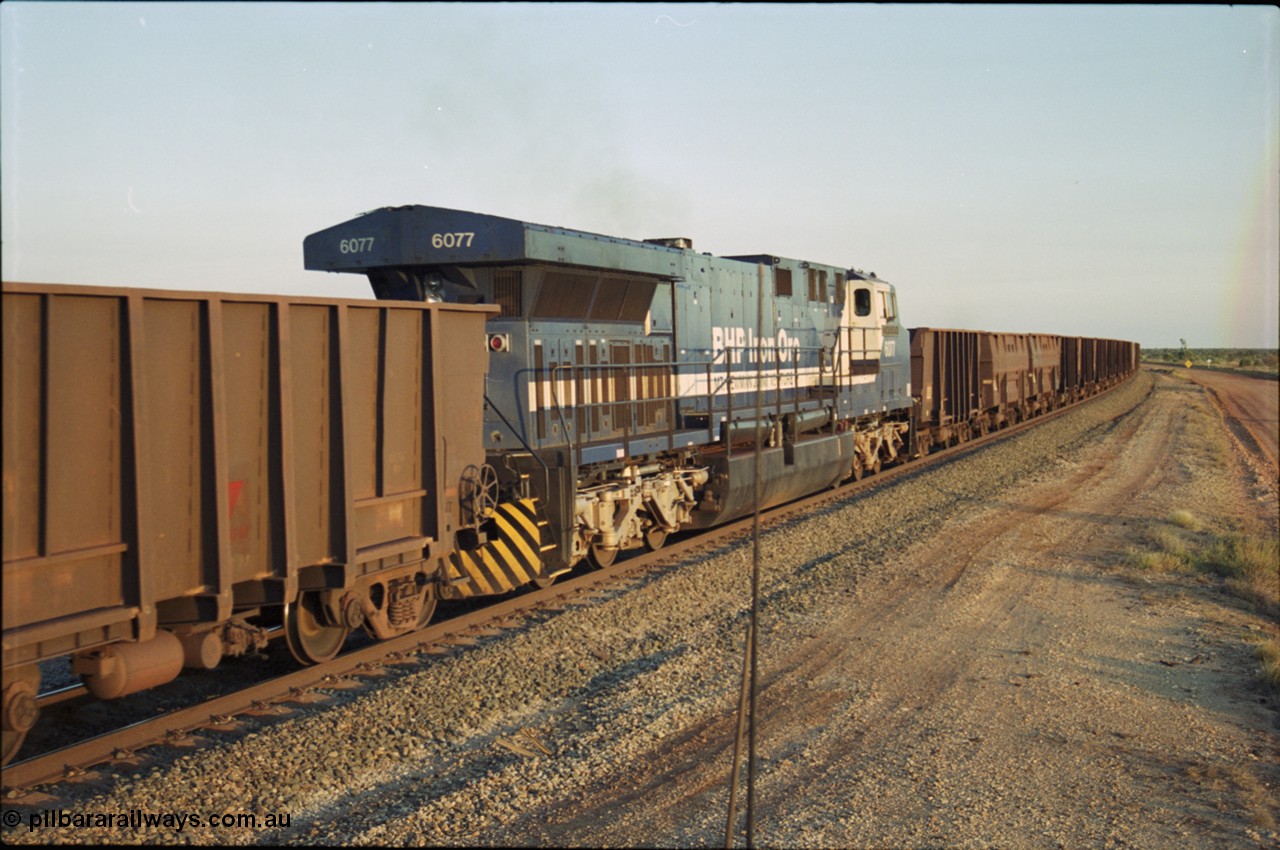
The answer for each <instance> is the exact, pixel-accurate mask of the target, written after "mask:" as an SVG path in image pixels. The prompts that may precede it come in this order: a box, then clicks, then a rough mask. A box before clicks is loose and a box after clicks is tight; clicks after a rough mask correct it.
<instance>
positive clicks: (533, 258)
mask: <svg viewBox="0 0 1280 850" xmlns="http://www.w3.org/2000/svg"><path fill="white" fill-rule="evenodd" d="M661 241H663V242H668V243H672V242H676V240H661ZM704 257H706V258H712V259H718V260H725V261H729V262H747V263H759V262H763V263H766V264H769V265H776V264H779V263H781V262H786V263H787V264H792V263H795V264H798V265H810V264H808V263H802V261H799V260H785V259H784V258H779V257H776V256H772V255H767V254H761V255H749V256H732V257H713V255H711V254H700V253H698V252H696V251H694V250H693V249H692V248H691V247H684V248H681V247H670V245H668V244H658V243H657V242H647V241H640V240H636V239H625V238H622V237H617V236H605V235H603V234H599V233H591V232H588V231H585V230H571V229H568V228H564V227H552V226H548V225H544V224H533V223H530V222H525V221H517V220H516V219H511V218H503V217H502V216H495V215H486V214H483V213H473V212H465V211H462V210H451V209H444V208H442V207H428V206H422V205H410V206H402V207H382V208H381V209H376V210H372V211H370V212H367V213H364V214H363V215H359V216H357V217H355V218H353V219H351V220H349V221H345V222H343V223H342V224H338V225H334V226H333V227H329V228H326V229H324V230H321V231H318V232H316V233H313V234H311V235H310V236H308V237H306V239H305V240H304V241H303V260H304V265H305V267H306V268H307V269H311V270H315V271H332V272H354V273H358V274H365V273H367V272H368V271H370V270H371V269H377V268H395V267H404V266H434V265H499V264H507V263H518V262H548V263H557V264H565V265H575V266H588V267H594V268H610V269H618V270H625V271H631V272H638V273H641V274H652V275H658V276H661V277H669V278H681V277H684V276H685V272H684V266H685V264H686V262H688V261H689V260H690V259H693V258H697V259H701V258H704ZM812 265H816V266H823V265H825V264H819V263H813V264H812ZM827 267H828V268H833V269H838V268H841V267H839V266H827ZM849 276H850V278H855V277H863V278H865V277H866V275H865V274H864V273H862V272H861V271H858V270H849ZM870 278H871V279H875V275H874V274H872V275H871V276H870Z"/></svg>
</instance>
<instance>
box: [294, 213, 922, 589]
mask: <svg viewBox="0 0 1280 850" xmlns="http://www.w3.org/2000/svg"><path fill="white" fill-rule="evenodd" d="M304 256H305V264H306V268H308V269H313V270H321V271H332V272H352V273H359V274H364V275H367V276H368V278H369V281H370V283H371V285H372V287H373V292H374V294H375V295H376V296H377V297H378V298H379V299H399V300H419V301H420V300H428V301H431V300H438V301H448V302H458V303H483V304H493V305H497V306H498V307H499V308H500V310H501V312H500V313H499V314H498V315H496V316H493V317H492V318H490V320H489V322H488V328H487V331H488V333H487V340H486V341H487V345H488V357H489V371H488V377H487V379H486V380H487V386H486V388H485V402H486V405H485V411H484V424H483V428H484V441H485V450H486V457H487V461H488V464H487V468H486V469H484V470H481V471H479V472H478V473H477V481H476V482H475V485H474V486H475V487H477V488H479V489H481V490H483V489H485V488H493V489H496V490H497V493H496V494H493V495H488V496H486V498H487V499H488V501H489V503H490V504H493V505H501V504H511V503H515V502H519V503H520V504H537V505H538V511H539V512H541V515H542V516H543V517H545V525H546V526H547V528H548V531H549V534H548V535H547V538H548V539H547V540H539V541H534V542H536V543H539V544H541V545H540V546H539V547H538V548H541V549H543V550H544V551H543V552H542V555H541V560H542V562H543V564H542V566H541V567H539V568H536V573H537V578H538V580H539V581H540V582H544V581H546V580H549V579H550V578H552V577H553V576H554V575H556V574H558V573H561V572H564V571H566V570H568V569H570V568H571V567H572V566H573V565H574V564H576V563H578V562H579V561H581V560H583V559H584V558H586V559H588V560H589V562H590V563H591V564H593V565H595V566H598V567H602V566H607V565H609V564H610V563H612V562H613V560H614V559H615V557H616V556H617V553H618V552H619V551H620V550H624V549H630V548H637V547H641V546H644V547H647V548H649V549H655V548H657V547H660V546H661V545H662V544H663V543H664V542H665V540H666V538H667V535H669V534H670V533H672V532H674V531H676V530H678V529H681V528H696V527H705V526H711V525H715V524H718V523H722V522H726V521H728V520H732V519H735V518H738V517H741V516H743V515H746V514H748V513H750V512H751V511H752V510H753V508H754V505H755V502H756V498H755V487H756V481H755V452H754V446H755V443H756V441H757V439H759V440H760V441H761V442H762V445H763V449H762V452H761V455H760V463H761V470H760V473H761V474H760V478H761V486H762V499H761V506H762V507H768V506H771V505H776V504H780V503H782V502H785V501H788V500H791V499H794V498H796V497H798V496H801V495H804V494H807V493H811V492H814V491H816V490H820V489H823V488H824V487H827V486H830V485H833V484H835V483H837V482H839V481H841V480H843V479H846V478H848V477H850V476H853V477H860V476H861V475H863V474H864V473H865V472H875V471H878V470H879V469H880V466H881V464H882V463H888V462H891V461H893V460H895V459H896V458H897V457H898V455H899V454H900V453H902V452H906V451H908V450H909V447H910V442H911V433H910V432H911V409H912V398H911V386H910V373H909V369H910V359H909V358H910V344H909V340H908V335H907V331H906V329H905V328H904V327H903V325H902V324H901V322H900V320H899V315H898V304H897V296H896V293H895V291H894V288H893V287H892V286H890V285H889V284H888V283H885V282H884V281H882V280H879V279H878V278H876V276H875V274H874V273H864V272H862V271H860V270H857V269H849V268H843V267H837V266H831V265H822V264H819V263H813V262H806V261H801V260H793V259H788V258H784V257H777V256H773V255H769V254H761V255H753V256H727V257H716V256H712V255H710V254H704V253H698V252H696V251H695V250H694V249H693V246H692V244H691V242H690V241H689V240H688V239H648V240H644V241H635V240H631V239H620V238H614V237H609V236H602V235H598V234H594V233H586V232H582V231H577V230H567V229H564V228H559V227H548V226H544V225H538V224H530V223H527V222H521V221H516V220H513V219H508V218H501V217H497V216H491V215H482V214H477V213H472V212H463V211H459V210H449V209H440V208H436V207H426V206H405V207H394V208H390V207H389V208H383V209H379V210H375V211H372V212H369V213H366V214H364V215H361V216H359V217H357V218H354V219H352V220H350V221H347V222H344V223H342V224H339V225H336V226H334V227H330V228H328V229H326V230H322V231H320V232H318V233H314V234H312V235H310V236H308V237H307V238H306V240H305V243H304ZM477 356H479V352H477ZM491 531H494V530H493V529H491ZM464 533H467V530H464ZM497 533H498V534H499V536H500V530H498V531H497ZM491 536H492V535H491V534H486V533H475V534H474V536H473V537H472V538H471V539H463V540H460V549H461V550H463V551H464V552H465V551H467V550H472V551H475V550H477V549H480V548H483V547H484V546H485V545H487V542H488V541H489V539H490V537H491ZM511 548H514V547H511ZM523 548H525V549H526V550H528V549H530V548H532V547H530V546H526V547H523ZM486 557H487V556H486ZM457 566H458V571H459V573H460V574H459V576H458V577H457V579H456V583H457V584H458V585H461V586H463V590H462V593H463V595H469V593H478V592H485V591H486V590H487V591H488V592H492V591H493V590H502V589H506V588H504V587H495V586H494V584H495V582H494V581H493V579H492V577H490V581H489V582H488V585H489V587H488V588H486V587H484V586H483V585H484V584H485V582H483V581H481V582H479V583H475V582H472V583H470V584H468V582H467V577H466V575H465V573H466V572H467V569H466V565H465V564H462V563H459V564H458V565H457ZM526 566H527V567H531V565H526ZM529 571H530V570H528V569H526V570H525V572H526V574H527V573H528V572H529ZM491 572H493V573H498V572H499V570H496V569H495V570H492V571H491ZM508 572H509V571H508ZM519 572H520V571H519V570H517V571H516V573H517V576H516V579H515V580H512V581H510V582H507V583H508V584H512V585H514V584H516V583H519V582H518V578H519ZM497 583H498V584H501V583H503V582H502V581H501V578H500V577H499V578H498V580H497Z"/></svg>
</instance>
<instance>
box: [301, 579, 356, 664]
mask: <svg viewBox="0 0 1280 850" xmlns="http://www.w3.org/2000/svg"><path fill="white" fill-rule="evenodd" d="M350 633H351V630H350V629H349V628H347V627H346V626H330V625H326V624H325V622H324V603H323V602H322V601H321V600H320V594H319V592H317V591H314V590H311V591H304V592H302V593H299V594H298V598H297V599H296V600H294V601H293V602H290V603H289V604H288V605H286V606H285V607H284V637H285V642H286V643H288V644H289V651H290V652H291V653H293V657H294V658H296V659H298V663H299V664H304V665H307V666H310V665H312V664H323V663H324V662H326V661H329V660H330V659H332V658H333V657H334V656H335V655H337V654H338V650H340V649H342V645H343V644H344V643H346V640H347V635H348V634H350Z"/></svg>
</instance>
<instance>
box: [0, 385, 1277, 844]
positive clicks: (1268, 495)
mask: <svg viewBox="0 0 1280 850" xmlns="http://www.w3.org/2000/svg"><path fill="white" fill-rule="evenodd" d="M1223 427H1224V426H1223V423H1222V418H1221V414H1220V413H1219V412H1218V410H1217V408H1216V407H1215V406H1214V405H1213V404H1212V403H1211V401H1210V400H1209V398H1208V397H1207V396H1206V394H1205V392H1204V390H1203V389H1201V388H1200V387H1198V386H1196V385H1195V384H1192V383H1189V382H1186V381H1182V380H1178V379H1177V378H1176V377H1174V376H1172V375H1165V374H1154V375H1153V374H1151V373H1147V372H1144V373H1142V374H1140V375H1139V376H1138V378H1137V379H1135V380H1134V381H1131V382H1130V383H1129V384H1128V385H1126V386H1125V387H1123V388H1121V389H1120V390H1118V391H1117V392H1115V393H1112V394H1111V395H1110V396H1108V397H1107V398H1106V399H1103V400H1100V401H1098V402H1095V403H1093V404H1090V405H1088V406H1087V407H1086V408H1084V409H1082V410H1077V411H1073V412H1072V413H1070V414H1068V415H1067V416H1064V417H1062V418H1060V419H1058V420H1055V421H1054V422H1052V423H1048V424H1046V425H1043V426H1040V427H1039V428H1036V429H1033V430H1032V431H1030V432H1028V433H1026V434H1025V435H1022V436H1020V437H1018V438H1016V439H1014V440H1008V441H1004V442H1003V443H1001V444H999V445H995V446H991V447H986V448H983V449H980V450H977V451H974V452H972V453H970V454H969V455H966V456H964V457H961V458H957V459H955V460H953V461H951V462H948V463H945V464H941V465H939V466H937V467H934V468H931V469H929V470H923V471H920V472H919V473H917V474H914V475H911V476H908V477H905V478H903V479H900V480H898V481H896V482H893V483H890V484H887V485H886V486H884V487H882V488H880V489H877V490H875V491H873V492H871V493H869V494H867V495H864V496H861V497H858V498H856V499H852V500H849V501H846V502H844V503H842V504H841V505H839V506H835V507H832V508H830V509H827V510H825V511H823V512H820V513H818V514H816V515H814V516H810V517H807V518H805V519H803V520H794V521H791V522H788V523H786V524H784V525H783V526H781V527H778V528H775V529H771V530H770V531H769V532H767V533H766V534H765V536H764V538H763V540H762V543H761V549H762V555H763V559H764V564H763V581H762V585H763V588H764V601H763V605H762V620H761V637H760V653H761V658H760V669H761V675H762V687H761V694H760V705H759V715H758V721H757V722H758V724H759V726H758V732H757V736H758V738H757V754H758V756H759V766H758V770H757V788H756V800H755V835H756V840H757V843H760V844H765V845H781V846H806V847H809V846H812V847H884V846H893V847H918V846H940V845H942V846H973V847H990V846H1000V847H1058V846H1081V845H1084V846H1140V847H1164V846H1170V845H1174V844H1175V843H1176V844H1180V845H1181V844H1193V845H1195V846H1208V847H1256V846H1275V845H1277V844H1280V832H1278V831H1277V820H1280V805H1278V804H1277V802H1276V798H1277V788H1280V767H1278V765H1280V747H1278V746H1277V744H1278V742H1280V736H1278V734H1277V731H1278V729H1280V725H1278V724H1277V717H1278V715H1277V706H1276V705H1275V704H1274V701H1273V700H1272V698H1271V697H1270V695H1268V694H1267V692H1266V691H1264V690H1263V689H1262V687H1261V686H1260V685H1259V684H1258V682H1257V681H1256V679H1255V678H1254V677H1255V673H1254V670H1255V668H1256V661H1255V659H1254V657H1253V650H1252V647H1251V643H1250V642H1251V641H1253V640H1256V639H1257V638H1258V637H1260V636H1261V634H1262V633H1263V631H1264V629H1265V628H1266V627H1267V624H1266V623H1264V622H1263V620H1262V618H1261V617H1260V616H1259V615H1257V614H1255V613H1251V611H1250V609H1248V608H1247V607H1246V606H1245V605H1244V604H1242V603H1240V602H1238V601H1236V600H1235V599H1234V598H1233V597H1231V596H1229V595H1227V594H1225V593H1223V592H1222V591H1221V590H1220V588H1219V587H1218V586H1217V584H1215V583H1214V582H1213V581H1210V580H1207V579H1203V578H1197V577H1195V576H1190V575H1165V574H1150V573H1145V572H1143V571H1141V570H1138V569H1137V568H1135V567H1134V566H1132V555H1133V553H1134V552H1135V551H1139V550H1141V549H1142V548H1143V547H1146V546H1150V545H1151V540H1152V539H1153V537H1154V536H1155V535H1156V534H1158V533H1159V532H1160V530H1161V529H1163V528H1164V527H1165V526H1167V525H1168V524H1169V516H1170V514H1171V513H1172V512H1174V511H1189V512H1191V513H1193V514H1195V515H1196V516H1198V517H1200V518H1202V519H1203V521H1204V522H1205V523H1206V525H1207V526H1209V527H1223V528H1226V527H1235V526H1236V525H1237V524H1239V523H1251V524H1257V523H1261V524H1263V525H1264V526H1266V525H1268V524H1269V525H1270V527H1271V528H1273V529H1274V525H1275V522H1276V519H1275V518H1276V497H1275V483H1274V482H1273V481H1270V480H1268V479H1267V478H1266V476H1261V477H1260V476H1258V475H1257V474H1256V473H1255V472H1253V471H1251V470H1250V469H1248V468H1247V467H1245V466H1243V465H1241V464H1240V463H1239V462H1238V461H1237V459H1236V455H1235V454H1234V453H1233V452H1232V451H1231V450H1230V449H1229V448H1228V449H1227V450H1225V451H1224V450H1223V449H1222V446H1223V445H1225V441H1224V439H1223V436H1222V431H1223ZM750 557H751V545H750V541H749V540H746V541H742V542H741V543H738V544H735V545H733V546H726V547H724V548H722V549H721V550H719V551H717V552H715V553H712V554H711V555H709V556H705V557H702V558H700V559H699V560H696V561H691V562H689V563H684V564H681V565H679V568H678V569H673V570H671V571H670V572H668V573H665V574H662V575H660V576H656V577H652V578H650V579H647V580H645V581H644V582H643V583H642V584H641V585H640V586H638V587H635V588H633V589H632V590H630V591H628V592H626V593H623V594H619V595H616V596H614V597H613V598H610V599H607V600H604V601H602V602H600V603H598V604H595V605H591V606H588V607H582V608H571V609H569V610H567V611H565V612H563V613H560V614H557V615H554V616H551V615H548V616H546V617H544V618H542V619H540V620H538V621H535V622H530V623H528V624H527V625H525V626H524V627H522V628H520V629H517V630H514V631H511V632H508V633H505V634H503V635H501V636H495V637H493V638H492V639H490V640H488V641H486V642H484V643H483V644H482V645H480V646H478V647H474V648H472V649H468V650H467V651H466V652H463V653H460V654H457V655H452V656H442V657H440V658H436V659H433V660H432V662H431V663H430V664H426V665H422V666H413V667H408V666H407V667H406V668H405V669H403V670H392V671H390V672H389V673H388V674H387V675H386V676H384V677H382V678H381V679H379V680H374V681H371V682H370V683H369V684H366V685H364V686H363V687H361V688H357V689H353V690H351V691H342V692H335V693H334V694H333V699H332V704H331V705H330V706H329V707H328V708H327V709H325V710H323V711H321V710H312V711H308V712H303V713H301V714H300V715H299V716H298V717H296V718H292V719H289V720H285V721H279V720H277V721H273V722H271V723H269V724H267V723H264V724H263V725H262V727H261V728H250V729H248V730H242V731H241V732H239V733H237V734H234V735H227V736H226V738H225V740H223V741H220V742H217V743H216V744H215V745H214V746H210V747H206V748H205V749H202V750H199V751H197V752H193V753H190V754H185V755H183V754H180V753H179V754H168V755H163V756H156V757H154V759H153V761H152V762H149V763H148V764H146V765H144V766H143V767H141V768H137V769H124V770H120V771H118V772H113V773H108V774H104V775H103V776H102V777H100V778H99V780H98V781H97V782H95V783H94V784H92V785H91V786H86V787H85V788H84V789H82V790H77V789H75V788H70V789H66V790H60V791H59V792H58V794H59V796H58V797H57V798H53V799H49V800H44V801H37V802H36V803H35V804H29V805H28V808H24V809H23V811H24V812H26V811H28V810H29V808H30V806H31V805H37V806H38V807H39V808H40V809H43V810H47V809H52V808H62V809H64V810H67V811H75V812H97V811H127V810H131V809H144V810H148V811H152V812H158V811H192V812H220V811H224V812H254V813H258V814H259V815H261V816H264V817H265V816H266V815H267V814H271V813H286V812H287V813H288V814H289V815H290V823H289V825H288V827H285V828H276V829H264V828H261V826H259V828H256V829H248V828H218V829H215V828H209V827H205V826H198V827H193V826H188V827H186V828H185V829H183V830H181V831H176V830H172V829H170V830H168V831H166V830H164V829H143V830H135V829H120V828H118V827H116V828H107V829H102V830H73V829H69V828H68V829H58V828H47V829H46V828H41V829H37V830H30V829H28V827H27V826H26V825H25V824H26V821H25V820H24V822H23V824H24V825H23V826H21V827H19V828H16V829H8V828H6V829H5V831H4V834H3V837H4V838H5V839H6V840H7V841H12V842H31V843H37V842H39V843H47V842H50V841H94V842H101V841H146V842H169V841H184V842H197V843H259V842H260V843H343V844H376V845H387V844H432V845H439V844H463V845H477V844H488V845H495V846H512V845H517V846H519V845H552V846H691V845H708V844H711V845H722V844H723V841H724V831H725V816H726V811H727V800H728V784H729V782H728V780H729V771H730V760H731V753H732V747H733V732H734V727H735V723H736V721H735V718H734V714H733V713H734V710H735V707H736V703H737V695H738V689H739V684H740V676H741V665H742V659H741V653H742V644H743V639H744V636H745V628H746V608H747V604H748V599H747V588H748V584H747V581H748V573H749V569H750ZM1278 580H1280V578H1278ZM522 730H529V734H524V733H523V732H522ZM213 735H214V733H211V736H213ZM7 807H8V801H6V808H7ZM742 808H743V805H742V803H741V798H740V804H739V810H740V811H741V810H742ZM24 817H25V815H24ZM739 836H740V837H739V841H741V829H740V828H739Z"/></svg>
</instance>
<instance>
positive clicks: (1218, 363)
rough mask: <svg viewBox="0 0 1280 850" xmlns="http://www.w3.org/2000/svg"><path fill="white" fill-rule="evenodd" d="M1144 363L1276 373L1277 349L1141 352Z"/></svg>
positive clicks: (1279, 360) (1278, 368)
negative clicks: (1186, 363) (1189, 364)
mask: <svg viewBox="0 0 1280 850" xmlns="http://www.w3.org/2000/svg"><path fill="white" fill-rule="evenodd" d="M1142 359H1143V360H1146V361H1148V362H1163V363H1178V364H1181V363H1185V362H1187V361H1188V360H1190V361H1191V363H1192V365H1193V366H1213V367H1215V368H1221V369H1247V370H1249V371H1261V372H1271V373H1280V349H1275V348H1143V349H1142Z"/></svg>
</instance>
